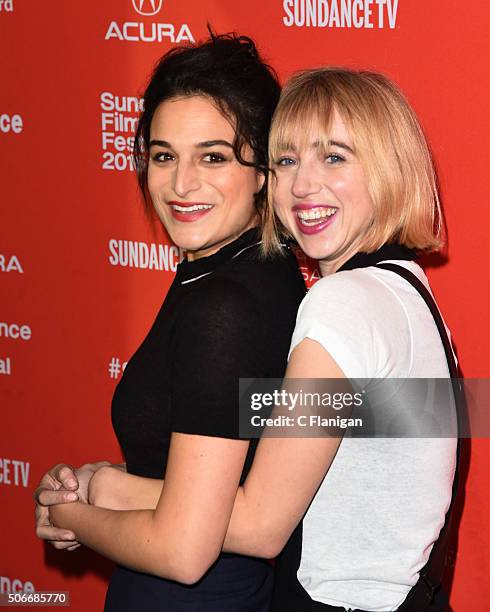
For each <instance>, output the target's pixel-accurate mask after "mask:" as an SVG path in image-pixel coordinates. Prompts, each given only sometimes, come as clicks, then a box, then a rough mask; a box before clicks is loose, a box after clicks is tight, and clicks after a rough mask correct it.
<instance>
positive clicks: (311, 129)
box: [269, 71, 335, 162]
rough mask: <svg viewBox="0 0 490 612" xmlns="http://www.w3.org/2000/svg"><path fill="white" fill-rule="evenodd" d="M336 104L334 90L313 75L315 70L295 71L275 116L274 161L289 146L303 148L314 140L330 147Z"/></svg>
mask: <svg viewBox="0 0 490 612" xmlns="http://www.w3.org/2000/svg"><path fill="white" fill-rule="evenodd" d="M306 82H307V83H308V86H306V87H305V86H304V85H305V83H306ZM334 106H335V104H334V100H333V96H332V94H331V92H330V91H329V90H328V89H327V88H325V86H324V85H323V83H321V82H320V80H319V79H317V80H314V79H312V75H311V71H309V72H304V73H298V74H297V75H295V77H294V78H293V79H292V80H291V81H289V83H287V84H286V86H285V87H284V89H283V91H282V94H281V99H280V101H279V104H278V106H277V109H276V112H275V113H274V117H273V119H272V125H271V132H270V136H269V159H270V160H271V162H274V161H275V160H276V159H277V157H278V156H279V155H281V153H283V152H284V151H286V150H295V149H303V148H306V147H308V146H309V145H311V143H313V142H315V143H318V145H319V146H320V147H323V148H324V149H325V150H327V148H328V140H329V132H330V127H331V123H332V116H333V112H334Z"/></svg>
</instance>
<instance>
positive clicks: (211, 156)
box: [203, 151, 227, 164]
mask: <svg viewBox="0 0 490 612" xmlns="http://www.w3.org/2000/svg"><path fill="white" fill-rule="evenodd" d="M203 160H204V161H205V162H207V163H208V164H220V163H222V162H225V161H227V159H226V157H225V156H224V155H222V154H221V153H218V152H216V151H211V152H210V153H206V155H204V157H203Z"/></svg>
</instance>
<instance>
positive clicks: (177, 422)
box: [171, 278, 265, 438]
mask: <svg viewBox="0 0 490 612" xmlns="http://www.w3.org/2000/svg"><path fill="white" fill-rule="evenodd" d="M189 298H190V299H188V300H187V302H186V303H185V304H183V307H182V310H181V313H179V318H178V324H177V327H176V333H175V336H174V342H173V356H174V360H173V367H172V377H173V379H172V395H171V405H172V431H176V432H181V433H189V434H200V435H207V436H215V437H223V438H238V404H239V402H238V390H239V387H238V384H239V378H240V377H244V378H254V377H259V376H263V375H264V368H263V366H262V355H263V354H264V348H265V347H263V346H262V342H263V338H264V334H263V332H262V329H261V317H260V313H259V310H258V307H257V304H256V301H255V300H254V298H253V297H252V295H251V294H250V292H249V291H248V290H247V289H246V288H245V287H243V286H242V285H241V284H240V283H236V282H234V281H231V280H228V279H222V278H216V279H213V280H212V281H211V282H208V283H207V285H206V287H205V288H201V290H200V291H199V293H198V295H197V294H196V296H194V299H193V296H189Z"/></svg>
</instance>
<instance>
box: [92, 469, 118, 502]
mask: <svg viewBox="0 0 490 612" xmlns="http://www.w3.org/2000/svg"><path fill="white" fill-rule="evenodd" d="M115 472H117V470H114V468H112V467H111V464H110V463H107V465H103V466H102V467H100V468H99V469H98V470H97V471H96V472H95V473H94V475H93V476H92V478H91V479H90V482H89V485H88V503H89V504H91V505H93V506H102V505H104V506H106V505H107V503H108V501H109V498H108V495H109V493H110V481H111V477H114V475H115Z"/></svg>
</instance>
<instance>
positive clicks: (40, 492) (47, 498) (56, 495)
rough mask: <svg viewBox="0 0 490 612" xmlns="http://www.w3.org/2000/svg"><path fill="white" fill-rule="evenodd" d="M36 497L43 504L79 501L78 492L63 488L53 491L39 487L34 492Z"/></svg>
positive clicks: (51, 504) (50, 504)
mask: <svg viewBox="0 0 490 612" xmlns="http://www.w3.org/2000/svg"><path fill="white" fill-rule="evenodd" d="M77 486H78V485H77ZM34 499H35V500H36V502H37V503H38V504H40V505H41V506H53V505H55V504H66V503H68V502H74V501H77V500H78V493H75V492H74V491H63V490H58V491H53V490H51V489H46V488H44V487H38V488H37V489H36V490H35V492H34Z"/></svg>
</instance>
